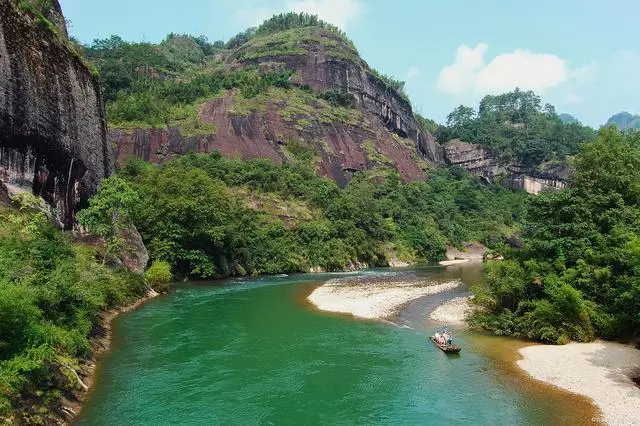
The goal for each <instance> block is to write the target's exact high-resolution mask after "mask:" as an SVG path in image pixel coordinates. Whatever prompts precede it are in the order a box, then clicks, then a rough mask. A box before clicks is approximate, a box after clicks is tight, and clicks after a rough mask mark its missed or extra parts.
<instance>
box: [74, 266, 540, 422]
mask: <svg viewBox="0 0 640 426" xmlns="http://www.w3.org/2000/svg"><path fill="white" fill-rule="evenodd" d="M404 273H407V272H402V273H400V275H402V274H404ZM408 273H412V274H416V273H417V274H421V275H423V276H425V277H430V276H433V277H434V279H443V278H446V277H447V275H449V273H444V272H442V271H441V270H439V272H435V270H429V269H427V270H422V271H418V272H416V270H413V271H409V272H408ZM368 274H370V275H371V276H372V279H375V276H376V274H377V273H376V272H368ZM328 278H329V277H327V276H317V275H316V276H295V277H273V278H260V279H255V280H246V281H228V282H226V283H208V284H207V283H198V284H182V285H179V286H178V287H177V289H176V291H175V292H174V293H172V294H171V295H170V296H165V297H161V298H159V299H156V300H154V301H151V302H149V303H147V304H146V305H145V306H143V307H142V308H141V309H139V310H137V311H135V312H132V313H129V314H126V315H123V316H121V317H120V318H119V319H117V320H116V321H115V322H114V348H113V350H112V351H111V353H110V354H108V355H107V356H105V358H104V360H103V361H102V363H101V367H100V370H99V374H98V377H97V381H96V389H95V390H94V391H93V392H92V393H91V395H90V398H89V400H88V402H87V404H86V406H85V409H84V410H83V411H82V413H81V416H80V418H79V419H78V421H77V424H78V425H134V424H135V425H170V424H202V425H208V424H239V425H253V424H265V425H269V424H326V425H336V424H401V425H404V424H442V423H444V422H446V423H447V424H449V425H451V424H474V425H496V424H501V425H502V424H532V425H533V424H543V423H548V419H549V418H550V417H549V416H550V415H551V414H552V413H551V412H550V410H551V408H550V405H549V404H546V403H544V401H543V402H540V401H538V400H536V398H530V397H528V396H526V395H523V394H521V393H520V392H519V391H518V388H517V386H514V385H513V384H512V383H511V382H510V381H507V380H503V379H502V378H501V377H500V375H499V373H496V372H495V369H492V368H491V365H490V361H489V360H487V359H486V358H485V357H483V356H482V354H479V353H474V352H473V350H471V349H468V350H466V351H463V353H462V354H461V356H459V357H456V358H451V357H447V355H445V354H444V353H442V352H441V351H439V350H437V349H436V348H435V347H433V345H431V344H430V343H427V342H426V340H425V335H426V332H427V331H428V330H425V327H426V328H429V325H428V324H427V325H425V324H413V326H415V328H406V327H399V326H394V325H392V324H383V323H376V322H366V321H357V320H354V319H352V318H348V317H344V316H337V315H327V314H323V313H320V312H316V311H314V310H313V309H310V308H309V307H308V306H305V305H304V303H302V300H303V299H304V294H306V293H305V292H308V291H309V289H310V288H311V286H312V285H317V284H319V283H321V282H322V281H323V280H325V279H328ZM331 278H335V276H332V277H331ZM413 309H414V310H415V309H417V308H415V307H414V308H413ZM412 317H420V318H423V316H422V315H421V316H417V315H415V314H411V312H409V313H407V314H405V315H404V316H402V318H404V319H405V322H407V321H409V322H411V321H412V319H411V318H412ZM458 343H459V344H461V345H462V346H465V337H464V335H462V336H460V338H459V339H458ZM510 383H511V384H510Z"/></svg>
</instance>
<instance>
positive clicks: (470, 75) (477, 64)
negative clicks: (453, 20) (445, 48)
mask: <svg viewBox="0 0 640 426" xmlns="http://www.w3.org/2000/svg"><path fill="white" fill-rule="evenodd" d="M488 48H489V46H488V45H487V44H485V43H480V44H478V45H477V46H476V47H475V48H473V49H472V48H470V47H469V46H467V45H466V44H463V45H462V46H460V47H458V50H457V51H456V59H455V61H454V62H453V64H451V65H447V66H446V67H444V68H443V69H442V71H440V75H439V76H438V82H437V86H438V89H440V90H442V91H444V92H449V93H452V94H454V95H460V94H462V93H465V92H467V91H468V90H469V89H470V88H472V87H473V85H474V80H475V78H476V74H477V72H478V70H479V69H480V68H482V66H483V65H484V54H485V52H486V51H487V49H488Z"/></svg>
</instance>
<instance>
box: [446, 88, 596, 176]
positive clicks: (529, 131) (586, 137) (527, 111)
mask: <svg viewBox="0 0 640 426" xmlns="http://www.w3.org/2000/svg"><path fill="white" fill-rule="evenodd" d="M436 136H437V138H438V140H439V141H441V142H446V141H449V140H451V139H454V138H459V139H462V140H463V141H466V142H473V143H477V144H480V145H484V146H486V147H489V148H491V149H492V150H494V151H495V152H496V153H498V154H499V155H500V156H501V157H502V158H503V159H504V160H505V161H514V162H517V163H518V164H520V165H523V166H526V167H535V166H538V165H540V164H542V163H545V162H548V161H565V160H566V159H567V158H568V157H570V156H572V155H575V154H576V153H577V152H578V149H579V147H580V145H581V144H582V143H584V142H588V141H593V140H594V138H595V133H594V131H593V129H591V128H590V127H586V126H583V125H581V124H580V123H578V122H570V123H567V122H563V121H562V119H561V118H560V117H559V116H558V115H557V114H556V111H555V108H554V107H553V106H552V105H550V104H546V105H544V106H543V105H542V101H541V99H540V97H539V96H538V95H536V94H535V93H533V92H532V91H526V92H524V91H521V90H519V89H516V90H515V91H513V92H509V93H505V94H502V95H497V96H494V95H487V96H485V97H484V98H483V99H482V101H480V105H479V107H478V110H477V111H476V110H474V109H473V108H471V107H467V106H463V105H461V106H459V107H458V108H456V109H455V110H453V111H452V112H451V113H450V114H449V116H448V117H447V125H446V126H442V127H440V128H439V129H438V131H437V132H436Z"/></svg>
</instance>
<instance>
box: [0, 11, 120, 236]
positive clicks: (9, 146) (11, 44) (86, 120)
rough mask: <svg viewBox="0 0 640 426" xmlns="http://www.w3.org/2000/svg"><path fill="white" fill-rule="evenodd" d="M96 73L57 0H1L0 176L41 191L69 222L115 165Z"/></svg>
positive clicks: (19, 187)
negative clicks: (39, 2)
mask: <svg viewBox="0 0 640 426" xmlns="http://www.w3.org/2000/svg"><path fill="white" fill-rule="evenodd" d="M105 133H106V130H105V120H104V109H103V105H102V101H101V97H100V88H99V86H98V82H97V79H96V77H95V76H94V75H93V73H92V72H91V70H90V69H89V68H88V67H87V65H86V64H85V63H84V61H83V60H82V58H81V57H80V56H79V55H78V54H77V53H76V51H75V49H74V47H73V45H71V43H70V42H69V40H68V39H67V36H66V28H65V26H64V19H63V17H62V14H61V11H60V6H59V4H58V2H57V1H53V2H51V4H50V7H49V8H48V9H47V10H44V11H43V10H40V9H37V8H35V7H33V6H31V4H30V2H27V1H22V2H18V1H15V0H0V181H2V182H3V183H4V184H5V185H6V186H7V187H8V188H9V190H10V191H18V190H28V191H31V192H33V193H35V194H37V195H40V196H42V197H43V198H44V199H45V200H46V201H47V202H48V203H50V204H51V205H52V206H53V207H54V210H55V212H56V215H57V218H56V220H57V221H58V222H59V225H60V226H62V227H64V228H67V229H68V228H71V227H72V226H73V214H74V212H75V211H76V210H77V209H78V208H80V207H82V206H83V205H85V204H86V202H87V199H88V198H89V196H91V195H92V194H93V193H94V191H95V189H96V187H97V185H98V182H99V181H100V179H102V178H103V177H104V176H107V175H108V174H109V173H110V172H111V171H112V170H113V167H114V161H113V152H112V149H111V147H110V145H109V144H108V143H106V139H105Z"/></svg>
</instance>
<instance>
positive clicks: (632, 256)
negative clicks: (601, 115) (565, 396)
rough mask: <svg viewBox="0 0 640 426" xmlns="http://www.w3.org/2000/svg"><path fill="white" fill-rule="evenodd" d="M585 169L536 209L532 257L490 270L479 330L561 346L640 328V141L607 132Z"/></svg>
mask: <svg viewBox="0 0 640 426" xmlns="http://www.w3.org/2000/svg"><path fill="white" fill-rule="evenodd" d="M575 168H576V171H575V174H574V176H573V178H572V180H571V182H570V186H569V189H567V190H564V191H560V192H548V193H543V194H541V195H540V196H539V197H534V198H531V199H530V201H529V202H528V204H527V206H526V208H525V213H524V218H525V224H524V232H523V235H522V239H523V241H524V249H523V250H521V251H514V252H511V253H509V254H508V256H507V260H506V261H505V262H503V263H497V264H494V265H492V266H490V268H489V271H488V275H487V283H488V286H487V287H486V288H480V289H479V290H478V291H479V297H478V301H479V302H480V304H481V305H483V306H484V307H486V308H488V309H489V314H480V315H478V317H477V318H476V320H477V322H478V323H480V324H482V325H484V326H486V327H488V328H490V329H492V330H494V331H496V332H498V333H506V334H513V335H517V336H525V337H528V338H534V339H539V340H543V341H547V342H552V343H564V342H566V341H568V340H569V339H571V340H578V341H589V340H591V339H593V337H594V336H595V335H601V336H604V337H616V336H621V335H626V334H631V333H632V332H634V331H637V330H638V329H640V238H639V237H638V235H640V136H639V135H638V134H637V133H636V134H633V133H629V134H625V133H620V132H618V131H617V130H616V129H614V128H604V129H602V130H600V132H599V134H598V138H597V140H596V141H595V142H592V143H588V144H586V145H584V146H583V147H582V149H581V151H580V153H579V154H578V155H577V156H576V160H575Z"/></svg>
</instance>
